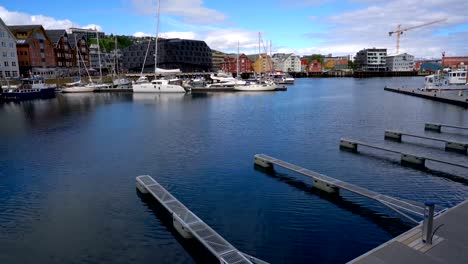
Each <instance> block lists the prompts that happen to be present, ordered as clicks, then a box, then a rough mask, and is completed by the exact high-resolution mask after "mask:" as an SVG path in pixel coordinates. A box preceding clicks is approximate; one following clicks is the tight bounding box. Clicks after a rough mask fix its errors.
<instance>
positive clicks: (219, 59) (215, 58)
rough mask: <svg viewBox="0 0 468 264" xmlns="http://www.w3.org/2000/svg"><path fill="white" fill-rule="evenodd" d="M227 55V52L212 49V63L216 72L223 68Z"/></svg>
mask: <svg viewBox="0 0 468 264" xmlns="http://www.w3.org/2000/svg"><path fill="white" fill-rule="evenodd" d="M226 55H227V54H225V53H223V52H221V51H217V50H212V51H211V64H212V65H213V71H215V72H216V71H219V70H221V69H222V66H223V64H224V58H225V57H226Z"/></svg>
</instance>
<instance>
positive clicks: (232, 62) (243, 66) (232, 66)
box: [221, 53, 253, 73]
mask: <svg viewBox="0 0 468 264" xmlns="http://www.w3.org/2000/svg"><path fill="white" fill-rule="evenodd" d="M252 63H253V62H252V61H251V60H250V59H249V57H248V56H247V55H245V54H244V53H242V54H240V55H239V73H243V72H252V71H253V69H252ZM221 69H222V70H223V71H224V72H230V73H235V72H237V55H227V56H226V57H224V62H223V64H222V65H221Z"/></svg>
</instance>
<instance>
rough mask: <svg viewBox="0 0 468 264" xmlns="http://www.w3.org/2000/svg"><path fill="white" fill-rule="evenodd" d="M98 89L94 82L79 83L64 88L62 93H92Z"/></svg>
mask: <svg viewBox="0 0 468 264" xmlns="http://www.w3.org/2000/svg"><path fill="white" fill-rule="evenodd" d="M95 89H96V87H95V85H94V84H87V85H77V86H70V87H64V88H62V90H61V91H62V93H92V92H94V90H95Z"/></svg>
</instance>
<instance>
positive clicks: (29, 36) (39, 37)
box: [8, 25, 57, 76]
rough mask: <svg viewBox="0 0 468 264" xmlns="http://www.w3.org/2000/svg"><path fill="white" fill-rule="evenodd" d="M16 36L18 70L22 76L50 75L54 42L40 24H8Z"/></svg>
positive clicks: (53, 65)
mask: <svg viewBox="0 0 468 264" xmlns="http://www.w3.org/2000/svg"><path fill="white" fill-rule="evenodd" d="M8 28H9V29H10V31H11V32H12V33H13V35H14V36H15V38H16V47H17V52H18V63H19V71H20V73H21V75H23V76H29V75H30V74H31V73H32V74H46V75H52V74H53V73H54V72H55V67H56V65H57V64H56V61H55V55H54V44H53V43H52V41H51V40H50V39H49V37H48V36H47V33H46V31H45V30H44V28H43V27H42V26H41V25H24V26H23V25H21V26H8Z"/></svg>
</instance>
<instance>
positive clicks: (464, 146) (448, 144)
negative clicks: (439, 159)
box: [385, 130, 468, 154]
mask: <svg viewBox="0 0 468 264" xmlns="http://www.w3.org/2000/svg"><path fill="white" fill-rule="evenodd" d="M403 136H406V137H413V138H420V139H425V140H430V141H436V142H443V143H445V150H447V151H456V152H460V153H463V154H468V152H467V150H468V143H464V142H455V141H451V140H445V139H440V138H434V137H427V136H420V135H413V134H410V133H405V132H400V131H390V130H386V131H385V139H390V140H394V141H398V142H401V141H402V137H403Z"/></svg>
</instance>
